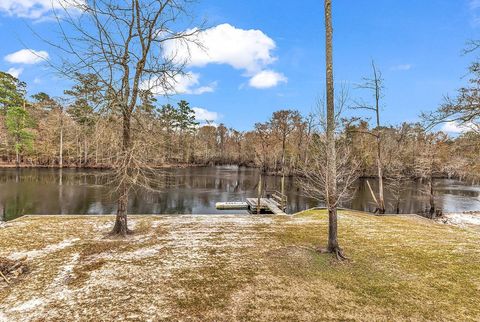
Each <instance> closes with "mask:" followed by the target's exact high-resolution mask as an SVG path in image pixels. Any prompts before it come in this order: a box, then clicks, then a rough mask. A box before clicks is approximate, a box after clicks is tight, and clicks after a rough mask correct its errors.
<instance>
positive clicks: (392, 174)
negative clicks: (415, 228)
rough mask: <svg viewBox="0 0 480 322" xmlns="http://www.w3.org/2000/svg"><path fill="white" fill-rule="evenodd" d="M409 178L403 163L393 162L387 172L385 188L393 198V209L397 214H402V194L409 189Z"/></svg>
mask: <svg viewBox="0 0 480 322" xmlns="http://www.w3.org/2000/svg"><path fill="white" fill-rule="evenodd" d="M408 181H409V177H408V176H407V175H406V174H405V172H404V166H403V165H402V164H401V162H399V161H397V160H395V161H392V162H391V163H390V164H389V166H388V168H387V171H386V175H385V186H386V187H387V188H388V190H389V191H390V193H391V194H392V197H393V204H392V208H393V209H394V211H395V213H397V214H399V213H400V201H401V196H402V193H403V192H404V191H405V190H406V188H407V183H408Z"/></svg>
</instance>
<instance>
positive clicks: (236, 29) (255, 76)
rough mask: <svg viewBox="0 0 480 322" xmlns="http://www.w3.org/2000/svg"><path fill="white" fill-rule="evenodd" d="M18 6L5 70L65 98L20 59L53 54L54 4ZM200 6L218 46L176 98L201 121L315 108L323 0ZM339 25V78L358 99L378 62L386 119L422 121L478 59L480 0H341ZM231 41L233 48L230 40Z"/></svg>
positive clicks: (243, 121)
mask: <svg viewBox="0 0 480 322" xmlns="http://www.w3.org/2000/svg"><path fill="white" fill-rule="evenodd" d="M19 3H20V2H17V1H15V0H2V1H0V39H1V40H2V42H1V45H0V69H1V70H5V71H7V70H10V71H11V72H12V73H18V72H20V71H21V72H20V74H19V78H20V79H21V80H24V81H26V82H27V84H28V90H29V93H30V94H33V93H35V92H38V91H45V92H47V93H50V94H52V95H59V94H61V93H62V91H63V89H64V88H66V87H68V86H69V85H70V83H69V82H68V81H67V80H62V79H59V78H58V76H57V75H55V73H54V72H53V71H51V70H48V68H47V67H46V66H45V65H44V64H42V63H41V62H38V63H37V62H35V61H34V60H35V59H32V57H30V59H29V58H28V57H26V56H28V53H25V52H23V55H22V52H21V53H17V55H12V54H14V53H16V52H17V51H19V50H21V49H33V50H36V51H40V53H41V54H45V53H43V52H41V51H45V52H47V53H51V51H52V49H51V48H49V46H48V45H46V44H45V43H43V42H42V41H41V40H39V39H38V38H36V37H35V36H34V35H33V34H32V31H31V29H30V28H33V29H34V30H35V31H36V32H38V33H40V34H42V35H43V36H45V37H47V38H52V39H53V38H54V37H55V34H54V32H53V30H54V29H55V26H56V25H55V23H53V22H51V21H49V20H48V19H45V17H48V15H49V13H48V7H47V6H48V4H49V3H50V0H22V3H23V5H19ZM195 12H197V13H198V15H199V16H201V17H205V18H206V19H207V21H208V26H209V27H211V28H212V29H210V32H209V33H207V34H205V39H207V40H206V41H207V42H208V43H209V44H212V50H211V53H210V54H209V59H202V57H196V58H194V59H193V60H194V61H193V62H192V64H191V65H190V66H189V67H188V72H189V73H190V75H191V77H190V78H189V80H187V81H186V80H180V81H179V82H180V84H179V92H181V93H182V94H178V95H174V96H173V97H171V98H170V99H169V100H170V101H171V102H176V101H177V100H180V99H186V100H187V101H189V102H190V103H191V106H194V107H197V108H198V109H197V111H198V112H199V117H203V118H209V119H210V120H213V121H215V123H225V124H226V125H227V126H231V127H235V128H237V129H239V130H249V129H251V128H252V127H253V124H254V123H255V122H263V121H266V120H267V119H268V118H269V116H270V115H271V113H272V112H273V111H276V110H278V109H285V108H289V109H298V110H300V111H301V112H302V113H303V114H308V113H309V112H310V111H311V110H312V109H313V108H314V107H315V104H316V101H317V99H318V98H319V97H321V96H323V93H324V87H325V83H324V78H325V69H324V60H325V55H324V41H325V40H324V26H323V1H321V0H315V1H313V0H302V1H283V0H282V1H278V0H277V1H274V0H261V1H258V0H257V1H250V0H245V1H228V0H222V1H219V0H217V1H213V0H205V1H200V2H199V3H198V4H197V5H196V6H195ZM333 23H334V68H335V81H336V82H337V83H338V84H339V83H345V84H347V85H349V86H350V87H351V90H350V96H351V97H352V98H356V97H362V96H365V93H362V92H361V91H360V90H358V89H355V84H357V83H359V82H360V81H361V78H362V77H363V76H368V75H370V74H371V65H370V63H371V60H372V59H374V60H375V62H376V64H377V66H378V67H379V69H380V70H381V71H382V74H383V77H384V79H385V86H386V88H385V97H384V100H383V103H384V111H383V116H382V118H383V120H384V122H386V123H388V124H399V123H401V122H403V121H416V120H418V115H419V114H420V112H421V111H426V110H432V109H434V108H436V107H437V106H438V104H439V103H440V102H441V101H442V97H443V96H444V95H446V94H449V93H450V94H454V93H455V89H457V88H458V87H459V86H461V85H462V84H464V83H465V82H466V78H465V77H464V76H465V74H466V71H467V67H468V64H469V62H471V61H472V60H473V59H474V56H472V55H469V56H464V55H462V49H463V48H464V47H465V44H466V42H467V41H468V40H469V39H479V31H480V1H478V0H429V1H427V0H424V1H418V0H376V1H373V0H334V1H333ZM252 30H255V31H252ZM228 41H231V42H232V43H233V44H235V46H232V45H230V46H222V44H224V43H225V42H228ZM237 44H238V46H237ZM227 47H228V48H227ZM237 47H238V48H237ZM225 49H228V50H225ZM235 50H236V51H237V52H235ZM8 55H10V56H8ZM50 56H52V55H50ZM203 58H205V57H203ZM349 113H352V112H349Z"/></svg>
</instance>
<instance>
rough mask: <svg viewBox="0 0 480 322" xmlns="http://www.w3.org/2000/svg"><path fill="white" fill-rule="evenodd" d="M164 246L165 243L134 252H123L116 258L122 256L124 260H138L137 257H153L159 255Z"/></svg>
mask: <svg viewBox="0 0 480 322" xmlns="http://www.w3.org/2000/svg"><path fill="white" fill-rule="evenodd" d="M162 248H164V246H163V245H155V246H153V247H145V248H140V249H137V250H134V251H132V252H128V253H125V254H122V255H120V256H118V255H117V256H116V258H121V259H123V260H137V259H143V258H148V257H153V256H155V255H157V254H158V252H159V251H160V250H161V249H162Z"/></svg>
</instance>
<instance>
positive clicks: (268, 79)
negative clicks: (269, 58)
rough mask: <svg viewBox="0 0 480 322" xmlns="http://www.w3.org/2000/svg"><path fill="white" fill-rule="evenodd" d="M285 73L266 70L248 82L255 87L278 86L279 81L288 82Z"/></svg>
mask: <svg viewBox="0 0 480 322" xmlns="http://www.w3.org/2000/svg"><path fill="white" fill-rule="evenodd" d="M286 82H287V77H285V75H283V74H280V73H277V72H274V71H273V70H264V71H261V72H259V73H258V74H256V75H255V76H253V77H252V78H250V81H249V82H248V84H249V85H250V86H251V87H255V88H270V87H274V86H277V85H278V84H279V83H286Z"/></svg>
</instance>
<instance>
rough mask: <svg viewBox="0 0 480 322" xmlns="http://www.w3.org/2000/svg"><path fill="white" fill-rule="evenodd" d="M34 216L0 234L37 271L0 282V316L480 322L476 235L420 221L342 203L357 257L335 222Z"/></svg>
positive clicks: (7, 248)
mask: <svg viewBox="0 0 480 322" xmlns="http://www.w3.org/2000/svg"><path fill="white" fill-rule="evenodd" d="M112 220H113V217H111V216H83V217H82V216H71V217H54V216H43V217H42V216H32V217H24V218H22V219H20V220H17V221H14V222H11V223H7V224H6V225H4V226H3V228H0V256H9V257H11V258H19V257H22V256H24V255H27V256H28V260H27V263H28V265H29V267H30V272H29V273H28V274H25V275H23V276H21V277H20V278H18V279H17V280H15V281H14V282H13V283H12V284H11V285H7V284H6V283H5V282H3V281H1V280H0V321H3V320H5V321H15V320H47V321H48V320H61V321H68V320H76V321H78V320H83V321H101V320H122V319H123V320H131V321H135V320H155V321H157V320H165V321H172V320H183V321H192V320H193V321H232V320H239V321H318V320H332V319H338V320H363V321H373V320H383V321H394V320H431V321H440V320H472V321H473V320H476V321H478V320H480V231H478V230H474V229H469V228H458V227H454V226H449V225H443V224H440V223H435V222H432V221H428V220H426V219H422V218H418V217H415V216H395V217H393V216H392V217H376V216H372V215H369V214H365V213H360V212H353V211H344V212H341V213H340V215H339V236H340V244H341V246H342V247H343V248H344V251H345V254H346V255H347V256H348V257H349V258H350V260H349V261H348V262H343V263H339V262H337V261H335V260H334V259H333V257H332V256H331V255H328V254H319V253H317V252H315V251H312V250H310V249H309V248H312V247H316V246H324V245H325V243H326V239H327V236H326V232H327V216H326V214H325V212H322V211H311V212H304V213H301V214H298V215H296V216H292V217H287V216H246V215H237V216H235V215H224V216H223V215H222V216H217V215H213V216H197V215H195V216H131V220H130V225H131V226H132V228H134V230H135V234H134V235H132V236H129V237H128V238H127V239H125V240H122V239H111V238H107V237H105V234H106V233H107V232H108V231H109V229H110V228H111V224H112Z"/></svg>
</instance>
